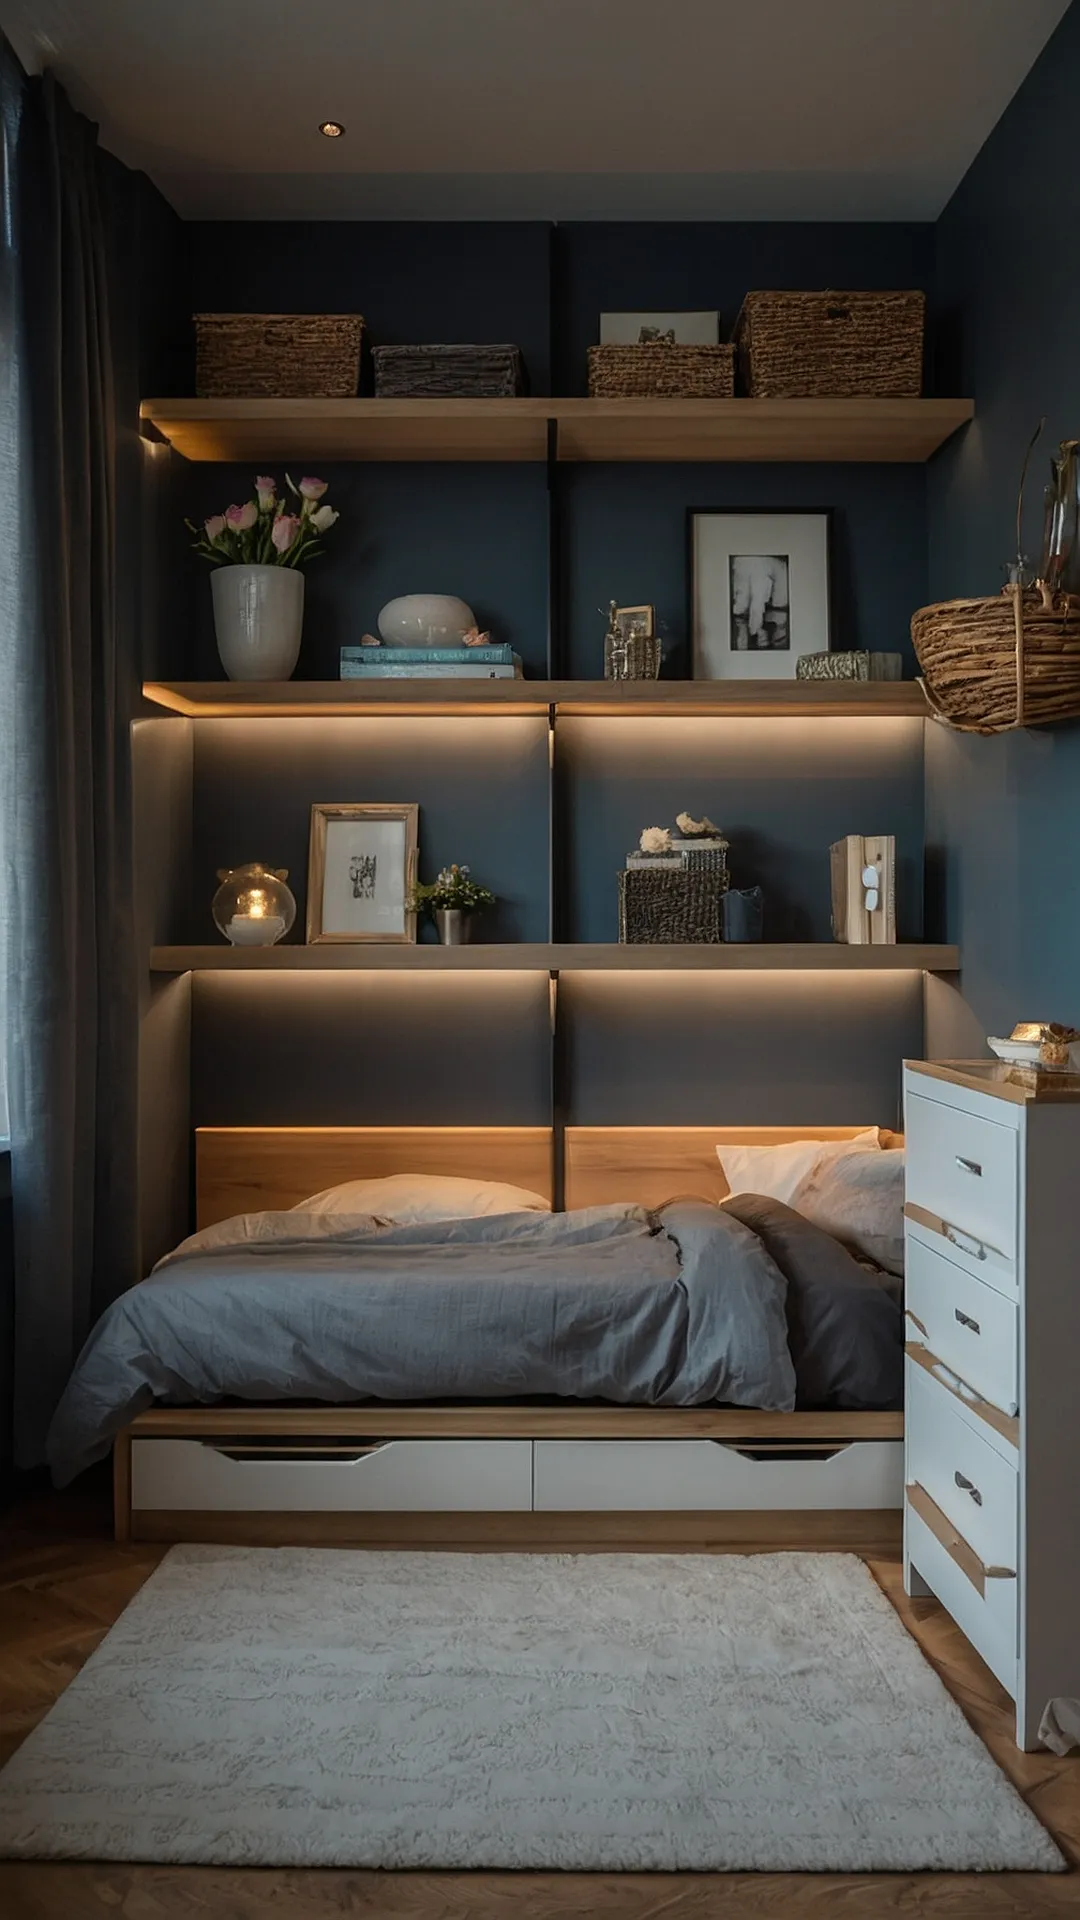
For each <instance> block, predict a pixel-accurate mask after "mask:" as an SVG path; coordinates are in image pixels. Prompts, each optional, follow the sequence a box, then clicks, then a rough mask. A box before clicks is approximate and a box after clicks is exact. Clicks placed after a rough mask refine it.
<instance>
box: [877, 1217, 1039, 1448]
mask: <svg viewBox="0 0 1080 1920" xmlns="http://www.w3.org/2000/svg"><path fill="white" fill-rule="evenodd" d="M905 1266H906V1273H905V1306H906V1310H907V1317H908V1337H909V1338H910V1339H913V1340H919V1341H921V1343H922V1344H923V1345H924V1346H925V1347H927V1348H929V1350H930V1352H931V1353H932V1354H933V1355H934V1357H935V1359H937V1360H940V1361H942V1362H943V1363H944V1365H945V1366H946V1367H948V1368H949V1369H950V1371H951V1372H952V1373H956V1374H959V1376H960V1378H961V1379H962V1380H966V1381H967V1384H968V1386H969V1387H974V1389H975V1391H976V1393H979V1394H981V1395H982V1397H983V1399H984V1400H989V1401H990V1402H991V1403H992V1405H993V1406H995V1407H1000V1408H1001V1409H1002V1411H1003V1412H1005V1413H1015V1412H1016V1408H1017V1324H1016V1304H1015V1301H1014V1300H1012V1299H1010V1298H1009V1297H1008V1296H1007V1295H1005V1294H1002V1293H998V1292H997V1291H996V1290H995V1289H994V1288H993V1287H988V1286H984V1285H983V1283H982V1281H981V1280H973V1279H972V1278H971V1276H970V1275H969V1274H967V1273H965V1272H964V1270H963V1268H961V1267H958V1266H956V1265H955V1264H954V1263H953V1261H951V1260H946V1259H944V1258H943V1257H942V1255H941V1254H940V1253H937V1252H935V1251H934V1250H933V1249H932V1248H931V1247H929V1246H927V1245H926V1243H925V1242H924V1241H923V1240H921V1239H920V1238H918V1237H917V1235H916V1234H914V1233H912V1232H909V1233H908V1236H907V1249H906V1259H905Z"/></svg>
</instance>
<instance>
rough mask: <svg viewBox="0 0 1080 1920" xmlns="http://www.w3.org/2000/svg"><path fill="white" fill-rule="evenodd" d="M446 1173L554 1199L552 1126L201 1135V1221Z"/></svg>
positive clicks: (235, 1130) (218, 1130)
mask: <svg viewBox="0 0 1080 1920" xmlns="http://www.w3.org/2000/svg"><path fill="white" fill-rule="evenodd" d="M390 1173H443V1174H454V1175H457V1176H459V1177H463V1178H466V1179H477V1180H506V1181H509V1182H511V1183H512V1184H513V1185H514V1186H517V1187H528V1188H529V1189H530V1190H531V1191H532V1192H533V1193H541V1194H543V1196H544V1198H545V1200H551V1199H552V1197H553V1193H554V1187H553V1181H552V1133H551V1129H550V1127H198V1128H197V1129H196V1133H195V1217H196V1223H197V1225H198V1226H200V1227H211V1226H213V1225H214V1223H215V1221H217V1220H228V1219H229V1218H230V1217H231V1216H232V1215H233V1214H235V1213H257V1212H261V1211H262V1210H263V1209H267V1210H269V1211H271V1212H278V1211H283V1210H284V1209H285V1208H287V1207H295V1206H296V1205H297V1204H298V1202H299V1201H301V1200H304V1199H306V1198H307V1196H308V1194H310V1193H319V1192H321V1191H322V1189H323V1188H324V1187H335V1186H337V1185H338V1183H339V1182H340V1181H342V1180H374V1179H378V1178H380V1177H381V1176H383V1175H385V1174H390Z"/></svg>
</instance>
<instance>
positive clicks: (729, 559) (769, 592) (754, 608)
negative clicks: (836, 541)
mask: <svg viewBox="0 0 1080 1920" xmlns="http://www.w3.org/2000/svg"><path fill="white" fill-rule="evenodd" d="M829 522H830V515H829V514H828V513H822V512H819V511H807V512H800V511H798V510H795V511H791V512H789V511H784V512H772V511H763V512H747V513H733V512H729V511H728V510H727V509H726V508H717V509H712V508H705V509H702V510H700V511H699V510H695V511H693V512H692V513H691V515H690V632H691V644H692V651H693V666H694V678H695V680H793V679H794V677H795V662H796V660H797V659H798V658H799V656H800V655H801V654H804V653H825V652H827V651H828V649H829V644H830V642H829V625H830V621H829Z"/></svg>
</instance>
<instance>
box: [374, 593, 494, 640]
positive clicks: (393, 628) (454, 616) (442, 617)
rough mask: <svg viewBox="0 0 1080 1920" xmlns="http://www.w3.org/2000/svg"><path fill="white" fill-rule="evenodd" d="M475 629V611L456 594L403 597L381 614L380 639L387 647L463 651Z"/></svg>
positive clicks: (389, 605)
mask: <svg viewBox="0 0 1080 1920" xmlns="http://www.w3.org/2000/svg"><path fill="white" fill-rule="evenodd" d="M475 625H476V615H475V614H474V613H473V610H472V608H471V607H470V606H468V605H467V604H466V602H465V601H464V600H458V599H457V598H456V597H455V595H454V594H452V593H403V594H402V595H401V596H400V598H399V599H397V600H388V601H387V603H386V605H385V607H384V608H383V610H382V612H381V613H380V615H379V637H380V639H381V640H382V643H383V645H384V646H385V647H459V646H460V645H461V636H462V634H463V633H468V631H469V628H470V627H475Z"/></svg>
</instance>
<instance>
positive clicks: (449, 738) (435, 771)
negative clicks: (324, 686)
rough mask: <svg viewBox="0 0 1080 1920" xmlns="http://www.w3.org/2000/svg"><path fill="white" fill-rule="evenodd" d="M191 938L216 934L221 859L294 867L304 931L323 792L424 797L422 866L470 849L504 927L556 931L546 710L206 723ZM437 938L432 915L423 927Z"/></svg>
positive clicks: (492, 923)
mask: <svg viewBox="0 0 1080 1920" xmlns="http://www.w3.org/2000/svg"><path fill="white" fill-rule="evenodd" d="M195 731H196V739H195V826H194V852H193V859H192V871H193V876H194V898H193V900H192V902H191V907H190V938H192V939H195V940H205V939H211V938H214V937H216V936H215V934H214V928H213V922H212V919H211V915H210V902H211V899H212V897H213V894H214V889H215V886H216V884H217V883H216V880H215V877H214V876H215V873H216V870H217V868H218V867H219V866H233V865H236V864H238V863H239V862H241V861H247V860H262V861H264V862H266V864H267V865H270V866H275V867H288V869H289V876H290V885H291V886H292V888H293V891H294V892H295V894H296V899H297V909H298V910H297V920H296V926H295V928H294V931H293V938H294V939H298V940H302V939H303V937H304V912H305V906H306V900H307V856H308V828H309V822H310V814H311V805H312V802H313V801H316V800H324V801H326V800H328V801H370V800H374V801H379V800H381V801H414V800H415V801H417V802H418V803H419V806H420V874H421V877H422V878H424V879H430V878H434V875H435V873H436V872H437V871H438V869H439V868H440V867H441V866H443V865H444V864H445V863H446V862H448V861H451V860H457V861H458V862H464V863H465V864H466V865H468V866H470V867H471V868H472V871H473V873H474V875H475V877H476V878H477V879H478V880H480V881H482V882H483V883H485V884H486V885H488V886H489V887H490V888H491V890H492V892H493V893H495V894H497V895H498V898H499V902H500V905H499V908H498V911H497V912H495V913H492V914H491V915H490V916H488V917H486V918H485V922H484V933H485V936H486V937H488V938H490V939H492V940H546V939H547V938H548V726H547V718H546V715H543V714H542V715H539V716H537V717H536V718H532V717H529V718H525V717H521V718H506V719H497V720H492V719H483V720H469V719H457V718H454V719H435V718H432V719H421V720H413V719H394V718H390V717H388V716H379V717H377V718H373V719H345V720H326V719H323V720H204V721H199V722H197V723H196V730H195ZM422 931H423V932H424V933H425V934H426V936H427V937H428V938H433V937H434V936H433V929H432V928H431V927H430V925H427V926H426V927H424V928H422Z"/></svg>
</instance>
